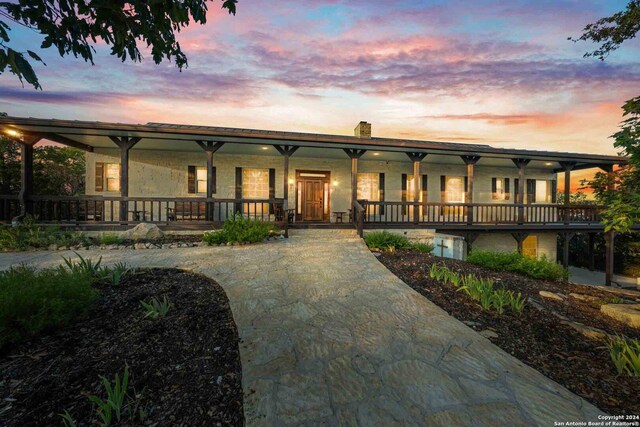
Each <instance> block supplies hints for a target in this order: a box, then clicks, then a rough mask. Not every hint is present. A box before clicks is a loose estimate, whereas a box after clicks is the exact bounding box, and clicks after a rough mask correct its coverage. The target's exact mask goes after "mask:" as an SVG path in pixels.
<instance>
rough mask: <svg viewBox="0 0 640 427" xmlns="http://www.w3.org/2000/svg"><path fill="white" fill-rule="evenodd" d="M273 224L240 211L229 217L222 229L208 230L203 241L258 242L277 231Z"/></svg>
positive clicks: (217, 243)
mask: <svg viewBox="0 0 640 427" xmlns="http://www.w3.org/2000/svg"><path fill="white" fill-rule="evenodd" d="M276 231H277V229H275V228H274V227H273V226H272V225H271V224H269V223H267V222H264V221H260V220H257V219H250V218H245V217H244V216H242V214H240V213H238V214H236V215H235V216H234V217H233V218H229V219H227V220H226V221H225V222H224V224H223V225H222V229H221V230H213V231H206V232H205V233H204V235H203V236H202V241H203V242H205V243H207V244H208V245H219V244H224V243H258V242H262V241H263V240H264V239H266V238H267V237H269V236H272V235H274V234H275V233H276Z"/></svg>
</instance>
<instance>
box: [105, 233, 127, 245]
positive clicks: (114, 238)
mask: <svg viewBox="0 0 640 427" xmlns="http://www.w3.org/2000/svg"><path fill="white" fill-rule="evenodd" d="M124 241H125V239H124V237H122V236H120V235H118V234H115V233H105V234H103V235H101V236H100V244H101V245H119V244H121V243H123V242H124Z"/></svg>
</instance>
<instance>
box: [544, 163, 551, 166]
mask: <svg viewBox="0 0 640 427" xmlns="http://www.w3.org/2000/svg"><path fill="white" fill-rule="evenodd" d="M544 165H545V166H553V163H551V162H546V163H545V164H544Z"/></svg>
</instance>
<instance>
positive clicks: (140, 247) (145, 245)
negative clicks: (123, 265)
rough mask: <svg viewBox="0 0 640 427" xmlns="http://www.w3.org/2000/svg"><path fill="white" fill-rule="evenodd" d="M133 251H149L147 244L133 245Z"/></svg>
mask: <svg viewBox="0 0 640 427" xmlns="http://www.w3.org/2000/svg"><path fill="white" fill-rule="evenodd" d="M133 249H136V250H138V249H147V244H146V243H136V244H134V245H133Z"/></svg>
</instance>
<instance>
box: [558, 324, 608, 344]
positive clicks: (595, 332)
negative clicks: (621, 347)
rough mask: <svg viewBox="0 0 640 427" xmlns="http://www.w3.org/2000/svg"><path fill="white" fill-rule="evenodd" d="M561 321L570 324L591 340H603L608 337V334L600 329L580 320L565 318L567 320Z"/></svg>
mask: <svg viewBox="0 0 640 427" xmlns="http://www.w3.org/2000/svg"><path fill="white" fill-rule="evenodd" d="M562 323H564V324H565V325H568V326H571V327H572V328H573V329H575V330H576V331H578V332H580V333H581V334H582V335H584V336H585V337H587V338H590V339H592V340H604V339H607V338H609V337H610V336H609V334H607V333H606V332H605V331H603V330H602V329H598V328H594V327H592V326H587V325H585V324H583V323H580V322H572V321H568V320H567V321H563V322H562Z"/></svg>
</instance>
